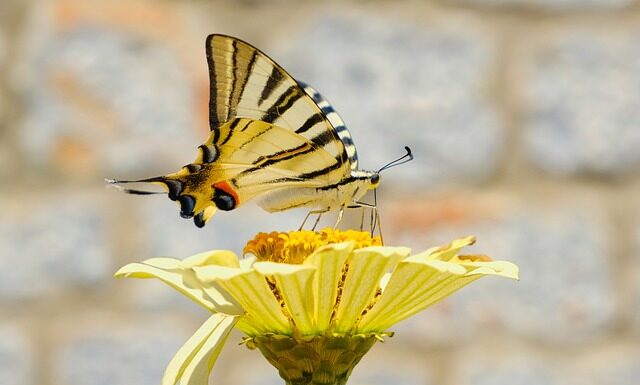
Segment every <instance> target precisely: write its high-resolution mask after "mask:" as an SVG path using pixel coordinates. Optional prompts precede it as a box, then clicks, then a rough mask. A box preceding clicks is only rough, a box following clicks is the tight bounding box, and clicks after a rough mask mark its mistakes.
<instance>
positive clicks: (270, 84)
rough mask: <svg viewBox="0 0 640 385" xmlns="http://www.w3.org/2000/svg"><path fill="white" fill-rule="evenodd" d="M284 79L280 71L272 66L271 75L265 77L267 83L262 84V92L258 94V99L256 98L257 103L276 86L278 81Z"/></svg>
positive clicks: (265, 97)
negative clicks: (267, 77)
mask: <svg viewBox="0 0 640 385" xmlns="http://www.w3.org/2000/svg"><path fill="white" fill-rule="evenodd" d="M283 79H284V76H283V75H282V72H281V71H280V69H279V68H278V67H276V66H273V68H272V69H271V75H269V79H267V83H266V84H265V85H264V88H263V89H262V93H261V94H260V99H259V100H258V105H261V104H262V102H264V101H265V100H266V99H267V98H268V97H269V96H271V93H273V91H274V90H275V89H276V88H277V87H278V85H279V84H280V82H281V81H282V80H283Z"/></svg>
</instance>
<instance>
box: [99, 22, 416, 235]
mask: <svg viewBox="0 0 640 385" xmlns="http://www.w3.org/2000/svg"><path fill="white" fill-rule="evenodd" d="M206 52H207V61H208V64H209V78H210V88H211V90H210V91H211V94H210V100H209V123H210V128H211V133H210V135H209V137H208V139H207V141H206V142H205V143H204V144H202V145H201V146H199V147H198V154H197V157H196V159H195V161H194V162H193V163H191V164H188V165H186V166H184V167H182V168H181V169H180V170H179V171H177V172H175V173H172V174H168V175H165V176H158V177H153V178H146V179H140V180H131V181H130V180H108V182H110V183H115V184H121V183H140V182H144V183H156V184H160V185H162V186H163V187H164V188H165V190H166V193H167V194H168V196H169V198H170V199H171V200H173V201H177V202H178V203H179V204H180V215H181V216H182V217H184V218H193V220H194V222H195V224H196V226H198V227H203V226H204V225H205V224H206V223H207V221H208V220H209V219H211V217H212V216H213V214H214V213H215V212H216V210H225V211H227V210H233V209H235V208H236V207H238V206H240V205H242V204H244V203H245V202H248V201H249V200H251V199H253V198H260V200H259V203H258V204H259V205H260V206H261V207H262V208H263V209H264V210H266V211H269V212H276V211H282V210H288V209H291V208H296V207H306V208H310V209H311V210H314V211H312V212H316V213H321V212H325V211H328V210H340V214H339V218H340V217H341V215H342V212H343V210H344V209H345V208H346V207H349V206H352V205H354V204H355V205H358V199H360V198H361V197H362V196H363V195H364V194H365V193H366V192H367V191H368V190H370V189H375V188H376V186H377V185H378V183H379V182H380V176H379V171H380V170H379V171H364V170H359V169H358V155H357V153H356V148H355V146H354V144H353V140H352V139H351V135H350V134H349V131H348V130H347V127H345V125H344V123H343V121H342V119H341V118H340V117H339V116H338V114H337V113H336V112H335V111H334V109H333V107H331V105H330V104H329V102H327V100H326V99H324V98H323V97H322V96H321V95H320V94H319V93H318V92H317V91H316V90H314V89H313V88H311V87H310V86H308V85H306V84H304V83H302V82H299V81H296V80H295V79H293V77H291V75H289V74H288V73H287V72H286V71H285V70H284V69H282V67H280V66H279V65H278V64H276V63H275V62H274V61H273V60H271V59H270V58H269V57H268V56H267V55H265V54H264V53H262V52H261V51H260V50H258V49H257V48H255V47H253V46H251V45H250V44H248V43H246V42H244V41H242V40H240V39H236V38H234V37H230V36H225V35H217V34H216V35H210V36H209V37H207V40H206ZM407 150H408V148H407ZM408 151H409V150H408ZM407 156H409V157H410V156H411V155H410V152H409V153H408V154H407ZM122 190H124V191H126V192H129V193H133V194H153V193H154V192H150V191H142V190H135V189H127V188H122ZM316 223H317V222H316Z"/></svg>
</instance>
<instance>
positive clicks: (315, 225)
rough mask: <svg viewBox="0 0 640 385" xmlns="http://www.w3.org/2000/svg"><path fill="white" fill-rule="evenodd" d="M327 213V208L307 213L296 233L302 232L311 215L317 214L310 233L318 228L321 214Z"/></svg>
mask: <svg viewBox="0 0 640 385" xmlns="http://www.w3.org/2000/svg"><path fill="white" fill-rule="evenodd" d="M327 211H329V209H328V208H326V209H321V210H311V211H309V212H308V213H307V215H306V216H305V217H304V220H303V221H302V224H301V225H300V227H299V228H298V231H300V230H302V229H303V228H304V224H305V223H307V220H308V219H309V217H310V216H311V215H313V214H318V217H317V218H316V221H315V223H314V224H313V227H312V229H311V230H312V231H313V230H315V229H316V227H317V226H318V223H319V222H320V218H322V214H324V213H326V212H327Z"/></svg>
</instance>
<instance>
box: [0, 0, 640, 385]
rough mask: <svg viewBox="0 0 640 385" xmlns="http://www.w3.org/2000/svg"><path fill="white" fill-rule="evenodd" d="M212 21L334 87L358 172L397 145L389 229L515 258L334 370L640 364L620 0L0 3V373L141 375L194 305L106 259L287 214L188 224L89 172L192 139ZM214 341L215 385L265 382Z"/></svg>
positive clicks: (638, 229)
mask: <svg viewBox="0 0 640 385" xmlns="http://www.w3.org/2000/svg"><path fill="white" fill-rule="evenodd" d="M213 32H218V33H226V34H230V35H235V36H238V37H241V38H244V39H246V40H248V41H250V42H252V43H254V44H255V45H257V46H258V47H260V48H262V49H263V50H264V51H266V52H267V53H269V54H270V55H271V56H272V57H274V58H275V59H276V60H277V61H278V62H279V63H281V64H282V65H283V66H284V67H285V68H286V69H288V70H289V71H290V72H291V73H292V74H293V75H294V76H296V77H298V78H300V79H304V80H305V81H307V82H309V83H311V84H313V85H314V86H315V87H316V88H318V89H319V90H320V91H321V92H322V93H323V94H324V95H325V96H327V97H328V98H329V99H330V100H331V101H332V102H333V104H334V105H335V107H336V109H337V110H338V111H339V112H340V113H341V115H342V117H343V118H344V119H345V120H346V122H347V124H348V126H349V127H350V129H351V133H352V135H353V137H354V139H355V142H356V144H357V145H358V149H359V153H360V158H361V160H362V165H363V167H364V168H369V169H375V168H377V167H379V166H380V165H382V164H383V163H385V162H387V161H389V160H391V159H393V158H394V157H396V156H398V155H401V154H402V152H403V146H404V145H407V144H408V145H411V147H412V149H413V151H414V153H415V161H414V162H413V163H410V164H407V165H405V166H402V167H398V168H396V169H393V170H389V171H388V172H386V173H385V175H384V176H383V179H384V180H383V184H382V187H381V189H380V193H379V196H378V199H379V202H380V207H381V212H382V218H383V225H384V230H385V237H386V240H387V243H388V244H404V245H410V246H412V247H413V248H414V250H417V251H419V250H422V249H426V248H428V247H431V246H434V245H437V244H439V243H443V242H447V241H449V240H451V239H452V237H456V236H462V235H467V234H475V235H477V236H478V244H477V246H474V250H475V251H478V252H483V253H487V254H490V255H492V256H493V257H494V258H496V259H508V260H512V261H514V262H516V263H518V264H519V265H520V267H521V276H522V277H521V281H520V282H519V283H514V282H502V281H499V280H492V279H491V278H486V279H484V280H483V281H480V282H478V283H476V284H474V285H472V286H471V287H468V288H466V289H464V290H463V291H462V292H460V293H459V294H457V295H455V296H454V297H453V298H450V299H448V300H446V301H444V302H442V303H440V304H438V305H437V306H435V307H434V308H431V309H429V310H428V311H426V312H424V313H423V314H422V315H421V316H418V317H415V318H412V319H410V320H408V321H406V322H404V323H402V324H400V325H398V326H397V327H396V328H395V330H396V331H397V334H396V336H395V337H394V338H392V339H390V340H389V341H387V342H386V343H385V344H380V345H378V346H376V347H375V348H374V349H373V352H372V353H371V354H370V355H368V356H367V357H366V358H365V359H364V361H363V362H362V363H361V364H360V365H359V366H358V367H357V368H356V371H355V372H354V375H353V379H352V381H351V382H350V383H351V384H354V385H357V384H360V385H382V384H399V385H435V384H439V385H454V384H455V385H485V384H486V385H489V384H491V385H498V384H509V385H529V384H546V385H556V384H581V385H582V384H587V385H589V384H608V385H632V384H638V383H640V251H639V250H640V220H639V216H638V214H639V213H640V200H639V199H638V194H639V192H640V183H639V182H640V178H639V177H638V176H639V173H638V171H639V170H640V4H638V2H637V1H634V0H500V1H499V0H458V1H454V0H440V1H417V0H414V1H356V0H351V1H327V2H311V1H286V0H281V1H276V0H272V1H263V2H261V1H258V0H255V1H236V2H222V1H211V2H209V1H140V0H134V1H126V2H125V1H97V0H90V1H79V2H75V1H68V0H59V1H20V0H3V1H2V2H0V164H2V167H0V194H1V195H2V197H3V199H2V200H1V201H0V213H1V214H0V379H1V380H0V383H2V385H34V384H38V385H54V384H60V385H63V384H64V385H130V384H136V385H147V384H148V385H155V384H158V383H159V379H160V377H161V375H162V371H163V369H164V366H165V365H166V363H167V362H168V360H169V358H170V357H171V355H172V354H173V353H174V352H175V351H176V350H177V348H178V347H179V346H180V345H181V344H182V343H183V342H184V341H186V339H187V338H188V336H189V335H190V334H191V333H192V332H193V331H195V329H196V328H197V326H198V325H199V323H200V322H202V320H203V319H204V318H205V317H206V314H205V312H204V311H203V310H202V309H199V308H197V306H195V305H193V304H191V303H189V302H188V300H187V299H186V298H182V297H179V296H178V295H177V294H174V293H173V292H172V290H171V289H169V288H166V287H164V286H162V285H161V284H160V283H158V282H155V281H154V282H151V281H115V280H114V279H112V274H113V272H114V271H115V270H116V269H117V268H118V267H119V266H121V265H123V264H124V263H127V262H132V261H138V260H142V259H146V258H149V257H151V256H160V255H169V256H175V257H184V256H188V255H190V254H192V253H196V252H198V251H203V250H206V249H212V248H230V249H234V250H236V251H239V250H240V249H241V247H242V246H243V244H244V242H245V241H246V240H247V239H249V238H250V237H251V236H252V235H253V234H254V233H255V232H257V231H260V230H265V231H266V230H274V229H282V230H287V229H292V228H296V227H297V226H298V225H299V223H300V221H301V219H302V217H303V216H304V212H287V213H284V214H280V215H268V214H265V213H262V212H261V211H260V210H259V209H258V208H257V207H256V206H254V205H247V207H243V208H241V209H239V210H237V211H235V212H231V213H221V214H219V215H217V216H216V217H215V218H214V219H213V220H212V223H211V224H210V225H208V226H207V227H206V228H205V229H203V230H200V229H197V228H195V227H194V226H193V224H192V222H191V221H185V220H182V219H181V218H179V216H178V210H177V208H176V207H175V205H174V204H172V203H170V202H169V201H168V200H167V199H166V198H164V197H135V196H125V195H124V194H119V193H117V192H116V191H114V190H111V189H106V188H105V187H104V184H103V178H104V177H120V178H126V177H132V178H139V177H146V176H151V175H156V174H163V173H166V172H169V171H174V170H175V169H177V167H179V166H181V165H182V164H186V163H188V162H189V161H190V160H192V158H193V157H194V156H195V148H196V146H197V145H198V144H200V143H201V142H202V141H203V139H204V138H205V137H206V135H207V115H206V108H207V107H206V106H207V101H208V86H209V85H208V78H207V72H206V62H205V57H204V38H205V36H206V35H207V34H209V33H213ZM354 216H355V217H358V218H359V215H358V214H355V215H354ZM356 222H357V221H356ZM330 223H331V220H330V219H328V221H327V224H330ZM230 341H231V342H230V343H229V344H228V346H226V347H225V350H224V351H223V354H222V356H221V359H220V361H219V363H218V365H217V366H216V368H215V371H214V378H215V379H216V382H215V383H216V384H220V385H224V384H248V385H271V384H279V383H281V381H280V380H279V379H278V377H277V375H276V373H275V371H274V370H273V369H272V368H270V367H269V366H268V364H267V363H266V362H265V361H264V359H263V358H262V357H261V356H260V355H259V354H258V353H256V352H249V351H246V348H244V347H242V346H236V344H235V343H234V341H238V342H239V341H240V336H239V335H237V336H234V337H232V338H231V340H230Z"/></svg>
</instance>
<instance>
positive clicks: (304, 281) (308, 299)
mask: <svg viewBox="0 0 640 385" xmlns="http://www.w3.org/2000/svg"><path fill="white" fill-rule="evenodd" d="M253 267H254V268H255V269H256V270H257V271H258V272H260V273H261V274H262V275H264V276H268V277H273V279H275V281H276V287H277V288H278V292H279V293H280V294H281V295H282V299H283V300H284V303H285V305H286V306H287V310H288V311H289V315H290V316H291V318H292V319H293V322H294V323H295V325H296V328H297V329H298V330H299V331H300V333H302V335H308V334H312V333H313V332H314V331H315V316H314V299H313V275H314V273H315V271H316V269H315V268H314V267H313V266H305V265H289V264H284V263H274V262H257V263H256V264H255V265H253Z"/></svg>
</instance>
